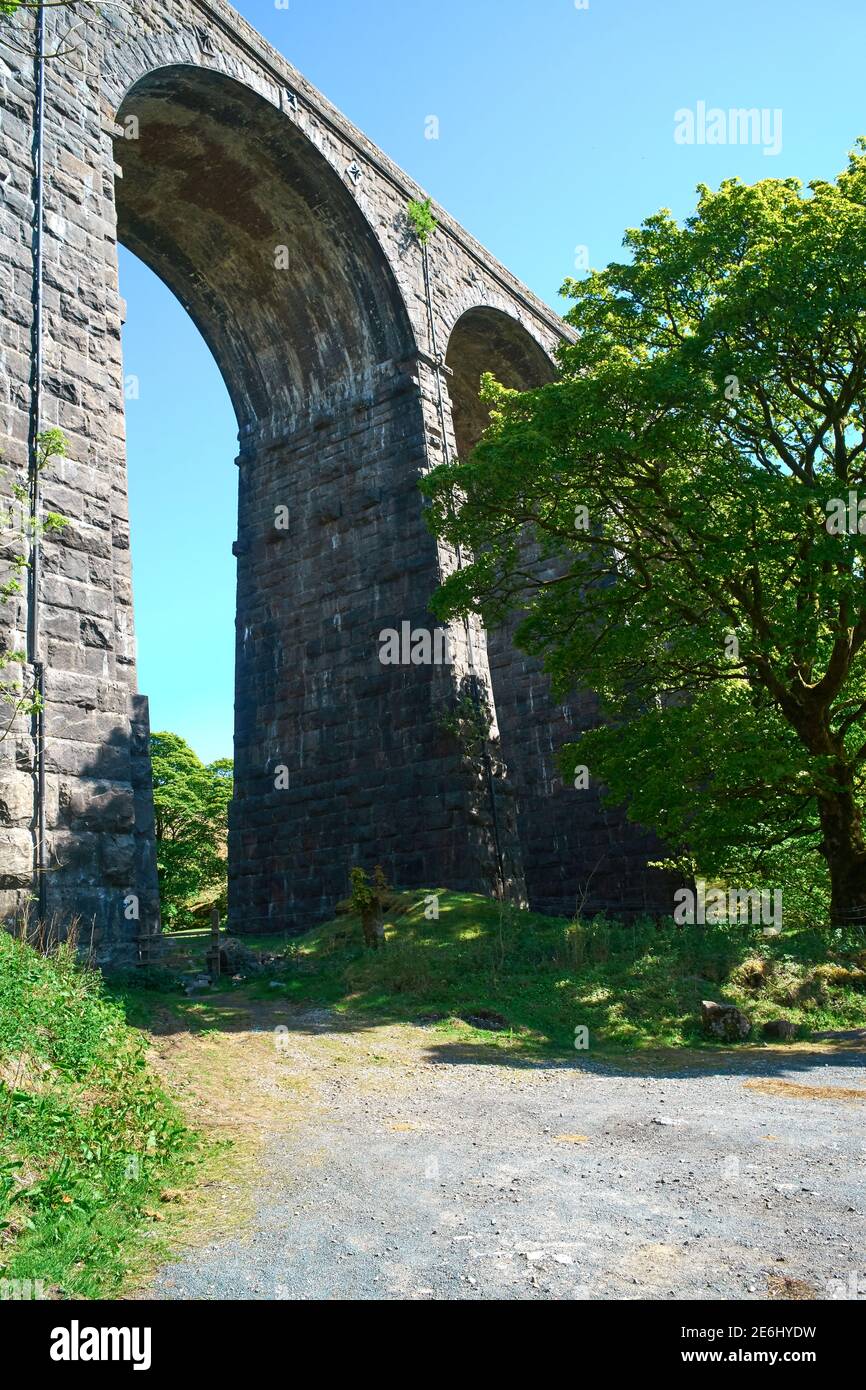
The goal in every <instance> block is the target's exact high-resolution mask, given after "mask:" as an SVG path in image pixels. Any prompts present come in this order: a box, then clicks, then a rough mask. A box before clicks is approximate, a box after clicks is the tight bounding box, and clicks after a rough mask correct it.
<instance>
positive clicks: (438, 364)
mask: <svg viewBox="0 0 866 1390" xmlns="http://www.w3.org/2000/svg"><path fill="white" fill-rule="evenodd" d="M421 252H422V258H423V262H424V292H425V295H426V299H427V317H428V320H429V324H430V350H431V355H432V357H433V361H434V363H435V368H434V370H435V373H436V393H437V396H438V404H439V428H440V429H441V431H442V449H443V451H444V453H445V457H446V459H448V457H449V455H448V446H447V439H448V434H447V425H446V419H445V399H444V396H443V394H442V365H443V364H442V360H441V359H440V356H439V348H438V345H437V342H436V315H435V314H434V312H433V291H432V288H431V285H430V257H429V254H428V251H427V243H426V241H425V242H422V244H421ZM457 568H458V570H461V569H462V568H463V550H462V547H461V546H460V544H459V543H458V545H457ZM463 631H464V632H465V634H466V650H467V653H468V655H469V671H470V676H471V681H472V702H473V704H474V705H475V710H476V713H477V714H478V715H479V720H478V728H479V732H480V729H481V718H480V715H481V698H480V695H479V692H478V672H477V669H476V666H475V653H474V650H473V646H472V631H471V629H470V626H469V619H468V618H467V617H464V619H463ZM481 756H482V758H483V761H484V775H485V780H486V782H487V795H488V798H489V801H490V816H491V820H492V823H493V845H494V848H495V850H496V867H497V871H498V874H499V889H500V892H501V895H502V898H503V900H504V898H505V867H504V864H503V860H502V844H501V841H500V835H499V814H498V811H497V808H496V786H495V782H494V778H493V765H492V763H491V760H490V750H489V748H488V747H487V737H486V735H482V737H481Z"/></svg>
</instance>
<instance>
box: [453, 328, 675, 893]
mask: <svg viewBox="0 0 866 1390" xmlns="http://www.w3.org/2000/svg"><path fill="white" fill-rule="evenodd" d="M445 360H446V365H447V367H448V368H449V369H450V372H451V376H450V378H449V382H448V389H449V393H450V396H451V406H452V418H453V421H454V433H455V439H456V444H457V451H458V455H459V456H460V457H461V458H466V457H467V456H468V455H469V453H471V451H472V449H474V448H475V446H476V444H477V443H478V441H479V439H480V438H481V436H482V434H483V433H484V430H485V428H486V427H487V424H488V422H489V418H490V412H489V408H488V407H487V406H486V405H485V403H484V402H483V401H481V400H480V399H479V395H478V390H479V383H480V379H481V376H482V373H484V372H491V373H492V374H493V376H494V377H495V378H496V379H497V380H498V381H500V382H501V383H502V385H503V386H507V387H509V388H511V389H513V390H518V391H528V390H534V389H536V388H538V387H543V386H544V385H546V384H547V383H548V382H550V381H552V380H553V379H554V376H555V366H554V364H553V362H552V361H551V359H550V357H549V356H548V355H547V353H546V352H545V351H544V349H543V348H542V347H541V346H540V344H539V343H538V342H537V341H536V340H535V338H534V337H533V336H532V334H531V333H529V331H528V330H527V329H526V328H525V327H524V326H523V325H522V324H521V323H520V322H519V320H517V319H516V318H514V317H512V316H511V315H509V314H507V313H505V312H504V311H502V310H499V309H495V308H493V307H491V306H487V305H485V306H481V307H478V308H474V309H470V310H468V311H467V312H466V313H465V314H463V316H462V317H461V318H460V319H458V320H457V322H456V324H455V325H454V328H453V329H452V332H451V337H450V339H449V343H448V349H447V353H446V359H445ZM526 560H527V563H528V564H529V565H530V566H531V565H532V564H533V560H534V556H533V551H532V547H531V546H529V545H528V544H527V549H526ZM518 622H519V616H515V617H513V618H512V619H511V620H509V622H507V623H505V624H503V625H502V626H501V627H499V628H497V629H495V630H493V631H491V632H489V633H487V657H488V663H489V668H490V681H491V687H492V691H493V702H494V706H495V710H496V719H497V724H498V726H499V733H500V737H501V747H502V757H503V759H504V762H505V764H506V767H507V769H508V774H509V778H510V781H511V783H512V785H513V787H514V791H515V793H516V800H517V831H518V839H519V841H520V847H521V852H522V858H523V873H524V880H525V883H526V892H527V898H528V901H529V905H530V907H532V908H534V909H535V910H536V911H539V912H547V913H553V914H556V915H562V916H569V917H570V916H572V915H573V914H574V913H575V912H578V913H593V912H599V911H609V912H611V913H612V914H613V915H614V916H620V917H632V916H635V915H636V914H641V913H643V912H650V913H656V912H669V911H670V910H671V905H672V896H671V893H672V890H671V888H670V883H669V880H668V878H667V877H666V876H665V875H663V874H662V873H660V872H659V871H658V870H653V869H649V868H648V867H647V861H648V860H649V859H650V858H653V857H659V856H660V854H661V847H660V846H659V845H658V843H657V842H656V841H655V839H654V837H653V836H651V835H649V834H648V833H647V832H646V831H644V830H643V829H641V828H640V827H638V826H635V825H633V824H632V823H631V822H629V821H627V820H626V818H625V816H624V814H623V813H622V812H621V811H618V810H612V809H610V808H608V807H607V806H606V805H605V804H604V802H603V801H602V798H601V788H600V787H599V786H598V784H597V783H596V782H595V781H594V780H593V779H592V776H591V772H590V785H589V787H587V788H585V789H581V790H578V789H577V788H575V787H572V786H570V785H568V784H566V783H565V782H564V781H563V777H562V774H561V773H560V771H559V765H558V758H557V755H558V752H559V749H560V748H561V747H562V745H563V744H565V743H569V742H573V741H574V740H575V739H576V738H577V737H578V736H579V735H580V734H581V733H582V732H584V731H585V730H586V729H588V728H591V727H593V726H594V725H596V724H597V723H598V705H597V701H596V698H595V696H594V695H593V694H592V692H591V689H587V688H583V687H581V688H575V689H574V690H573V691H572V692H570V694H569V695H568V697H567V698H565V699H563V700H561V701H555V700H554V698H553V694H552V692H551V689H550V681H549V678H548V677H547V675H546V674H545V672H544V670H543V668H542V665H541V663H540V662H539V661H538V660H537V659H536V658H534V657H531V656H527V655H526V654H525V653H523V652H522V651H520V650H519V649H518V648H517V647H516V646H515V644H514V631H515V628H516V627H517V625H518ZM587 679H588V681H590V680H591V673H589V672H587Z"/></svg>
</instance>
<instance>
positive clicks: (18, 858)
mask: <svg viewBox="0 0 866 1390" xmlns="http://www.w3.org/2000/svg"><path fill="white" fill-rule="evenodd" d="M32 875H33V841H32V840H31V838H30V832H29V831H28V830H20V829H15V828H10V827H7V826H3V827H0V888H19V887H22V888H23V887H26V886H27V884H29V883H30V882H31V879H32Z"/></svg>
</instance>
